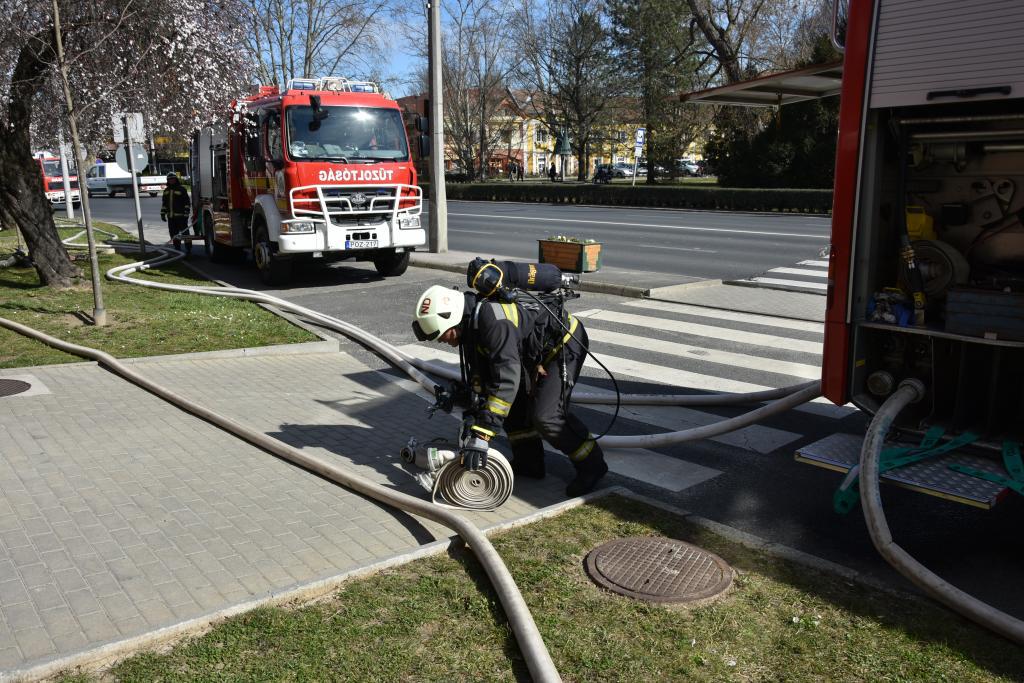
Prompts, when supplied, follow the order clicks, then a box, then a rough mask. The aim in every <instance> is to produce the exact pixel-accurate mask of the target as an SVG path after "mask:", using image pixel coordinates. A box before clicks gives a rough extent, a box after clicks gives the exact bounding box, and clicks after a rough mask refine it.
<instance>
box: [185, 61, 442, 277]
mask: <svg viewBox="0 0 1024 683" xmlns="http://www.w3.org/2000/svg"><path fill="white" fill-rule="evenodd" d="M422 142H423V141H421V144H422ZM191 161H192V178H193V205H194V215H193V221H194V224H195V226H196V227H197V232H200V233H201V234H202V235H203V237H204V240H205V243H206V250H207V253H208V255H209V256H210V258H211V259H212V260H214V261H224V260H229V259H235V258H241V256H242V255H243V254H244V253H245V251H246V250H248V251H250V252H251V253H252V255H253V260H254V261H255V264H256V267H257V269H258V270H259V272H260V275H261V277H262V278H263V280H264V281H265V282H267V283H272V284H282V283H284V282H287V280H288V279H289V278H290V276H291V273H292V269H293V267H295V265H296V264H301V263H303V262H305V263H309V262H312V261H314V260H323V261H330V260H339V259H349V258H354V259H357V260H368V261H372V262H373V264H374V266H375V267H376V269H377V271H378V272H379V273H380V274H381V275H385V276H397V275H401V274H402V273H404V272H405V270H406V268H407V267H408V264H409V254H410V252H412V251H413V250H415V249H416V247H420V246H423V245H424V244H425V243H426V231H425V230H424V228H423V226H422V225H421V222H420V214H421V211H422V204H423V193H422V191H421V189H420V187H419V186H418V184H417V179H416V170H415V168H414V167H413V162H412V157H411V155H410V151H409V143H408V139H407V137H406V133H405V126H404V124H403V120H402V112H401V109H400V108H399V106H398V104H397V103H396V102H395V101H393V100H391V99H388V98H386V97H385V96H384V95H382V94H381V93H380V91H379V90H378V88H377V86H376V85H375V84H373V83H368V82H365V81H351V80H349V79H346V78H340V77H329V78H319V79H293V80H292V81H289V83H288V85H287V87H285V88H284V89H283V90H278V88H276V87H268V86H260V87H257V88H256V89H255V91H254V92H253V93H252V94H251V95H250V96H248V97H246V98H244V99H241V100H237V101H234V102H232V103H231V108H230V111H229V112H228V114H227V116H226V117H225V120H224V121H223V122H222V123H221V124H220V125H217V126H213V127H210V128H206V129H203V130H201V131H199V132H197V133H196V134H195V135H194V136H193V142H192V160H191Z"/></svg>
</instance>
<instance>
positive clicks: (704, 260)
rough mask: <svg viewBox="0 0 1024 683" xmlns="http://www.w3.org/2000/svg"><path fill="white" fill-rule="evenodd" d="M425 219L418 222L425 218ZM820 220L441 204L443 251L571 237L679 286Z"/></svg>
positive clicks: (116, 204)
mask: <svg viewBox="0 0 1024 683" xmlns="http://www.w3.org/2000/svg"><path fill="white" fill-rule="evenodd" d="M141 206H142V215H143V224H144V229H145V234H146V238H147V239H148V240H150V241H151V242H158V241H159V242H163V241H166V240H167V230H166V228H165V227H164V224H163V223H161V222H160V200H159V199H151V198H149V197H145V198H143V199H142V200H141ZM92 212H93V216H94V217H95V218H96V219H97V220H104V221H110V222H114V223H118V224H120V225H125V226H134V225H135V209H134V202H133V201H132V200H131V199H130V198H124V197H116V198H110V199H108V198H101V197H96V198H94V199H93V200H92ZM425 218H426V217H425ZM829 230H830V223H829V218H828V217H823V216H802V215H795V214H779V215H770V214H743V213H730V212H708V211H677V210H672V209H634V208H619V207H602V206H552V205H547V204H514V203H502V202H449V206H448V232H449V235H448V248H449V249H452V250H459V251H470V252H473V253H478V254H481V255H495V254H497V255H501V256H511V257H513V258H521V259H536V258H537V242H536V240H538V239H543V238H546V237H550V236H552V235H572V236H580V237H585V238H588V239H594V240H597V241H599V242H602V243H603V244H604V245H605V248H604V250H603V254H604V255H603V259H604V262H603V265H604V266H605V267H612V268H626V269H631V270H637V271H643V272H649V273H664V274H672V275H678V276H679V277H680V281H681V282H682V281H688V280H692V279H694V278H696V279H715V278H720V279H732V278H744V277H749V276H751V275H756V274H759V273H762V272H764V271H766V270H769V269H770V268H775V267H779V266H791V265H793V264H795V263H796V262H798V261H800V260H803V259H808V258H814V257H816V256H817V255H818V252H819V251H821V249H822V248H824V247H825V246H826V245H827V244H828V239H829Z"/></svg>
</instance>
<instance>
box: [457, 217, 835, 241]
mask: <svg viewBox="0 0 1024 683" xmlns="http://www.w3.org/2000/svg"><path fill="white" fill-rule="evenodd" d="M448 215H449V216H466V217H469V218H498V219H502V220H510V221H543V222H546V223H586V224H588V225H619V226H623V227H630V228H667V229H669V230H692V231H695V232H725V233H735V234H737V235H769V236H771V237H800V238H803V239H809V240H816V241H826V240H827V239H828V237H827V236H824V235H820V236H819V235H804V234H802V233H799V232H773V231H769V230H731V229H729V228H699V227H696V226H693V225H663V224H660V223H615V222H612V221H588V220H584V219H582V218H540V217H537V216H502V215H496V214H488V213H451V212H449V213H448Z"/></svg>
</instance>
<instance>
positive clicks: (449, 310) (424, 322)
mask: <svg viewBox="0 0 1024 683" xmlns="http://www.w3.org/2000/svg"><path fill="white" fill-rule="evenodd" d="M465 308H466V298H465V295H463V293H462V292H460V291H459V290H457V289H450V288H448V287H442V286H441V285H434V286H433V287H430V288H428V289H427V291H425V292H423V294H422V295H421V296H420V299H419V301H417V302H416V320H414V321H413V323H412V330H413V332H415V333H416V338H417V339H419V340H420V341H432V340H434V339H437V338H438V337H440V336H441V335H442V334H444V333H445V332H447V331H448V330H450V329H451V328H453V327H455V326H456V325H458V324H459V323H461V322H462V313H463V311H464V310H465Z"/></svg>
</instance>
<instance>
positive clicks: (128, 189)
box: [85, 163, 167, 197]
mask: <svg viewBox="0 0 1024 683" xmlns="http://www.w3.org/2000/svg"><path fill="white" fill-rule="evenodd" d="M165 187H167V178H166V177H164V176H159V175H140V176H139V194H143V193H146V192H148V193H149V196H150V197H155V196H157V195H158V194H160V193H161V192H163V190H164V188H165ZM85 189H86V191H87V192H88V193H89V196H90V197H95V196H96V195H105V196H107V197H113V196H114V195H115V194H118V193H121V194H123V195H124V196H125V197H131V196H132V176H131V174H130V173H129V172H128V171H126V170H124V169H123V168H121V167H120V166H118V165H117V164H113V163H111V164H96V165H94V166H90V167H89V170H88V171H86V172H85Z"/></svg>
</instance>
